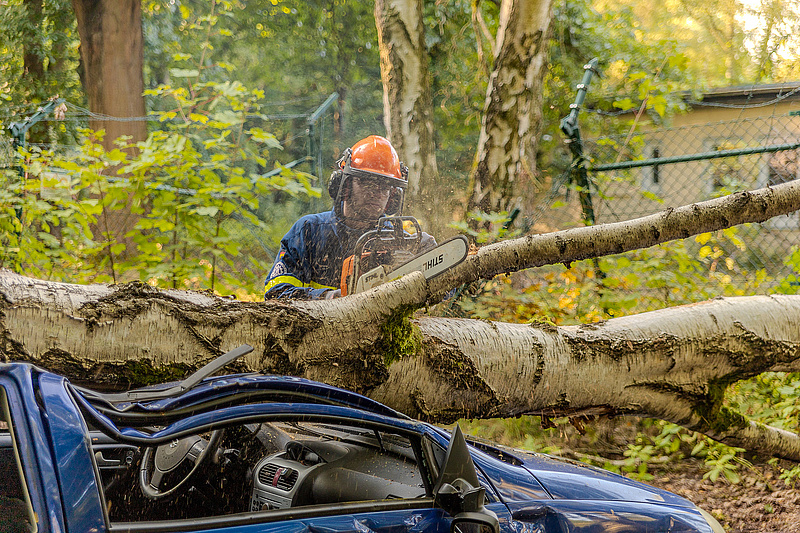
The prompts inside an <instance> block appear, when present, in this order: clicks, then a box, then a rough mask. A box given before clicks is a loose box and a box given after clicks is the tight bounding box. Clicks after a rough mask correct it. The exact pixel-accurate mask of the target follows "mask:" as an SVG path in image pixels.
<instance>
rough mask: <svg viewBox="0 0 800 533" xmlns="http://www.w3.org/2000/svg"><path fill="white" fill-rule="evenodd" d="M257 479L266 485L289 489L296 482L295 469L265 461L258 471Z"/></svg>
mask: <svg viewBox="0 0 800 533" xmlns="http://www.w3.org/2000/svg"><path fill="white" fill-rule="evenodd" d="M258 481H260V482H261V483H263V484H264V485H267V486H268V487H275V488H277V489H280V490H285V491H287V492H288V491H290V490H292V488H293V487H294V484H295V483H296V482H297V470H293V469H291V468H287V467H285V466H279V465H276V464H275V463H267V464H265V465H264V466H263V467H261V470H259V471H258Z"/></svg>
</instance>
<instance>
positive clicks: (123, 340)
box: [0, 271, 800, 460]
mask: <svg viewBox="0 0 800 533" xmlns="http://www.w3.org/2000/svg"><path fill="white" fill-rule="evenodd" d="M0 293H2V294H3V297H4V298H3V302H4V303H3V307H2V341H3V342H2V345H3V356H4V358H5V359H6V360H12V359H13V360H20V359H21V360H27V361H31V362H35V363H37V364H40V365H42V366H45V367H47V368H51V369H54V370H57V371H61V372H63V373H66V374H68V375H70V376H72V377H74V378H76V379H78V380H81V381H100V382H102V381H103V380H106V381H108V380H112V381H114V383H110V384H112V385H119V380H126V379H127V380H132V381H133V382H134V383H136V382H140V381H142V380H146V379H147V378H151V379H152V378H153V374H154V373H155V372H156V371H158V372H160V373H161V374H162V375H161V376H159V377H160V378H163V377H169V376H170V375H173V376H174V377H178V376H180V375H182V374H183V373H186V372H188V371H189V370H192V369H194V368H197V367H199V366H200V365H202V364H204V363H205V362H207V361H208V359H209V358H211V357H215V356H216V355H218V354H219V353H221V352H222V351H224V350H227V349H230V348H233V347H235V346H237V345H239V344H242V343H248V344H251V345H253V346H254V347H255V350H254V351H253V352H252V353H251V354H250V355H248V356H247V357H246V358H245V359H244V361H243V363H242V366H240V367H239V370H258V371H266V372H277V373H287V374H293V375H300V376H305V377H309V378H312V379H317V380H320V381H325V382H328V383H333V384H336V385H340V386H343V387H346V388H350V389H353V390H357V391H359V392H362V393H364V394H367V395H369V396H371V397H372V398H375V399H377V400H379V401H382V402H384V403H386V404H388V405H390V406H392V407H395V408H396V409H398V410H400V411H403V412H405V413H407V414H409V415H411V416H415V417H419V418H423V419H427V420H432V421H438V422H450V421H453V420H455V419H457V418H461V417H468V418H488V417H509V416H518V415H521V414H526V413H528V414H538V415H544V416H550V417H555V416H573V417H574V416H580V415H625V414H637V415H644V416H649V417H654V418H661V419H664V420H668V421H671V422H674V423H677V424H680V425H682V426H684V427H687V428H689V429H692V430H695V431H700V432H702V433H705V434H707V435H709V436H711V437H712V438H715V439H717V440H720V441H722V442H725V443H727V444H730V445H735V446H739V447H743V448H747V449H749V450H751V451H754V452H758V453H762V454H766V455H770V456H779V457H784V458H789V459H793V460H800V440H798V437H797V435H794V434H791V433H788V432H782V431H780V430H777V429H774V428H768V427H766V426H760V425H757V424H752V423H750V422H748V421H747V420H746V419H744V417H741V416H740V415H736V414H735V413H731V412H730V411H727V410H725V409H724V408H723V407H722V393H723V391H724V389H725V387H726V386H727V385H728V384H730V383H732V382H735V381H737V380H739V379H744V378H748V377H751V376H754V375H756V374H758V373H761V372H765V371H770V370H794V371H796V370H800V328H798V327H797V326H798V324H799V323H800V296H754V297H743V298H726V299H717V300H713V301H710V302H706V303H703V304H695V305H690V306H683V307H677V308H671V309H666V310H662V311H655V312H651V313H644V314H641V315H636V316H631V317H624V318H616V319H612V320H609V321H607V322H603V323H600V324H593V325H582V326H562V327H555V326H552V325H545V324H533V325H530V324H503V323H490V322H484V321H476V320H464V319H445V318H419V319H415V320H413V321H412V324H413V326H414V327H413V331H411V332H408V331H404V329H406V328H407V323H406V322H404V321H402V320H397V319H396V316H397V315H394V316H395V318H392V313H391V312H390V311H389V310H390V309H392V308H397V307H402V306H404V305H408V303H404V301H405V302H408V301H414V300H415V299H416V298H419V297H420V296H421V295H424V294H425V281H424V279H423V278H422V276H421V275H413V276H407V277H406V278H403V279H402V280H399V281H397V282H394V283H393V284H389V285H386V286H383V287H381V288H380V290H378V291H376V292H375V293H373V294H371V295H370V296H369V298H371V300H368V301H367V300H365V301H364V302H362V303H369V305H350V304H349V303H348V301H347V300H345V299H342V300H341V301H339V302H335V305H331V303H330V302H304V303H302V304H300V303H296V304H294V305H286V304H281V303H274V302H270V303H265V304H261V303H255V304H254V303H242V302H235V301H228V300H222V299H219V298H213V297H209V296H205V295H202V294H195V293H185V292H179V291H174V292H170V291H158V290H156V289H152V288H149V287H147V286H144V285H140V284H129V285H123V286H118V287H104V286H98V287H83V286H77V285H68V284H55V283H46V282H41V281H38V280H32V279H29V278H24V277H21V276H18V275H15V274H12V273H10V272H8V271H5V272H3V273H2V275H0ZM398 295H402V297H400V296H398ZM358 298H359V297H358V296H357V297H356V299H358ZM360 298H367V297H366V296H362V297H360ZM377 302H380V303H381V305H375V304H376V303H377ZM393 328H394V329H393ZM392 335H397V336H400V337H402V338H403V339H405V342H406V345H405V349H404V348H403V346H402V345H398V344H393V343H392V342H390V341H387V338H388V337H391V336H392ZM409 338H410V340H409ZM133 362H135V363H136V364H135V365H133V366H132V363H133ZM137 372H138V373H139V374H137ZM165 372H166V376H165V375H163V374H164V373H165ZM142 373H144V374H143V375H142ZM124 384H125V385H127V384H128V383H124Z"/></svg>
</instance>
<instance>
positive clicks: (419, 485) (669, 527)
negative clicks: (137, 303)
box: [0, 346, 723, 533]
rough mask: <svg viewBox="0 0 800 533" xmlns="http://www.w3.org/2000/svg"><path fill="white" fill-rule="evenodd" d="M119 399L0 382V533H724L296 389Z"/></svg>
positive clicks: (390, 416) (193, 387)
mask: <svg viewBox="0 0 800 533" xmlns="http://www.w3.org/2000/svg"><path fill="white" fill-rule="evenodd" d="M248 350H249V347H247V346H245V347H242V348H239V349H237V350H234V351H233V352H230V353H229V354H226V355H225V356H222V357H221V358H220V359H219V360H217V361H214V362H212V363H210V364H209V365H207V366H206V367H205V368H203V369H201V370H199V371H198V372H197V373H196V374H194V375H192V376H190V377H189V378H187V379H186V380H184V381H183V382H180V383H172V384H165V385H161V386H155V387H148V388H145V389H139V390H134V391H129V392H125V393H113V394H110V393H100V392H95V391H91V390H88V389H84V388H81V387H77V386H75V385H73V384H71V383H70V381H69V380H67V379H65V378H64V377H61V376H58V375H55V374H52V373H49V372H46V371H44V370H41V369H39V368H37V367H35V366H32V365H29V364H24V363H10V364H3V365H0V411H1V412H2V421H0V468H2V475H0V531H2V532H12V533H16V532H26V533H27V532H68V533H87V532H113V533H122V532H132V533H133V532H142V533H143V532H158V533H168V532H169V533H172V532H194V531H203V532H215V533H234V532H236V533H256V532H260V533H264V532H268V533H423V532H424V533H448V532H451V533H596V532H615V533H625V532H631V533H633V532H642V533H644V532H647V533H667V532H674V533H677V532H703V533H722V532H723V529H722V528H721V527H720V525H719V524H718V523H717V522H716V521H715V520H714V518H713V517H711V516H710V515H709V514H708V513H706V512H704V511H702V510H701V509H699V508H697V507H696V506H695V505H694V504H692V503H691V502H689V501H687V500H685V499H683V498H681V497H678V496H676V495H674V494H671V493H669V492H665V491H662V490H659V489H656V488H653V487H650V486H647V485H645V484H642V483H638V482H635V481H632V480H629V479H627V478H625V477H622V476H619V475H616V474H613V473H610V472H606V471H604V470H601V469H598V468H593V467H589V466H586V465H582V464H579V463H574V462H568V461H564V460H561V459H557V458H555V457H551V456H547V455H541V454H534V453H528V452H522V451H519V450H512V449H507V448H501V447H497V446H492V445H487V444H485V443H478V442H469V441H468V440H467V439H465V438H464V436H463V435H462V434H461V432H460V430H458V428H456V430H455V431H454V432H452V434H451V433H450V432H447V431H445V430H443V429H441V428H438V427H436V426H433V425H430V424H427V423H423V422H420V421H417V420H413V419H411V418H409V417H407V416H405V415H403V414H401V413H398V412H396V411H394V410H392V409H390V408H388V407H386V406H384V405H382V404H379V403H377V402H375V401H373V400H371V399H369V398H366V397H364V396H361V395H359V394H355V393H353V392H349V391H346V390H342V389H339V388H335V387H331V386H329V385H325V384H322V383H317V382H314V381H309V380H306V379H300V378H294V377H284V376H270V375H262V374H255V373H253V374H239V375H229V376H222V377H210V376H211V375H212V374H214V373H216V372H217V371H218V370H219V369H220V368H221V367H222V366H224V365H225V364H227V363H228V362H230V361H231V360H233V359H235V358H236V357H238V356H240V355H242V354H243V353H246V352H247V351H248Z"/></svg>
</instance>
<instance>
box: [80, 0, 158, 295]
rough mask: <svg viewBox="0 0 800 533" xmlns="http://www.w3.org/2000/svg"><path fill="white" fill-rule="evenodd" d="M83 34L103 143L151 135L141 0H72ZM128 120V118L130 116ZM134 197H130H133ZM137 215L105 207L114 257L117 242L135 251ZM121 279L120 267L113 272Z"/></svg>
mask: <svg viewBox="0 0 800 533" xmlns="http://www.w3.org/2000/svg"><path fill="white" fill-rule="evenodd" d="M72 6H73V8H74V9H75V17H76V18H77V21H78V34H79V35H80V39H81V63H82V65H83V71H82V79H81V81H82V83H83V87H84V90H85V91H86V94H87V96H88V99H89V109H90V110H91V111H92V113H94V114H95V116H94V117H93V118H92V119H90V121H89V125H90V126H91V128H92V129H94V130H101V129H102V130H105V136H104V137H103V143H102V144H103V147H104V148H105V150H106V151H110V150H113V149H114V148H116V144H115V141H116V140H117V139H118V138H119V137H121V136H128V137H130V142H134V143H135V142H139V141H144V140H145V139H146V138H147V123H146V122H145V121H144V120H143V118H144V116H145V105H144V95H143V93H144V73H143V67H144V48H143V45H144V37H143V34H142V3H141V1H140V0H72ZM126 119H127V120H126ZM129 198H130V197H129ZM137 220H138V217H137V216H136V215H134V214H133V213H132V212H131V210H130V200H129V201H128V203H127V204H126V205H114V206H105V208H104V209H103V211H102V214H101V215H100V216H99V219H98V221H97V224H96V226H95V227H94V228H93V230H94V232H95V234H96V235H97V234H100V235H102V236H103V240H104V241H106V243H108V246H106V250H107V253H108V256H109V262H110V263H111V264H113V263H114V262H115V261H116V259H115V258H114V257H113V256H114V255H115V254H114V253H113V252H112V246H111V245H113V244H114V243H121V244H124V245H125V248H124V250H123V252H122V254H121V255H122V256H123V257H124V256H126V255H128V254H129V253H132V251H133V248H132V241H131V239H130V238H129V237H126V235H128V234H129V233H130V232H131V230H132V229H133V228H134V227H135V225H136V222H137ZM110 274H111V276H112V278H113V279H114V281H117V273H116V270H115V269H114V268H113V266H112V267H111V272H110Z"/></svg>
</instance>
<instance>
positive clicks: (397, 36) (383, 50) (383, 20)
mask: <svg viewBox="0 0 800 533" xmlns="http://www.w3.org/2000/svg"><path fill="white" fill-rule="evenodd" d="M375 24H376V26H377V29H378V46H379V50H380V57H381V80H382V82H383V107H384V124H385V126H386V134H387V136H388V137H389V139H390V140H391V141H392V144H393V145H394V147H395V149H396V150H397V153H398V154H399V155H400V158H401V159H402V160H403V162H404V163H405V164H406V165H407V166H408V169H409V173H408V194H409V197H410V199H411V200H412V203H413V204H415V205H416V206H417V209H418V210H431V209H433V198H432V197H431V194H430V193H431V191H432V187H433V186H434V185H435V184H436V183H437V182H438V177H439V171H438V168H437V166H436V152H435V145H434V134H433V104H432V97H431V89H430V87H431V83H430V74H429V72H428V51H427V49H426V46H425V25H424V23H423V20H422V1H421V0H376V1H375Z"/></svg>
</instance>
